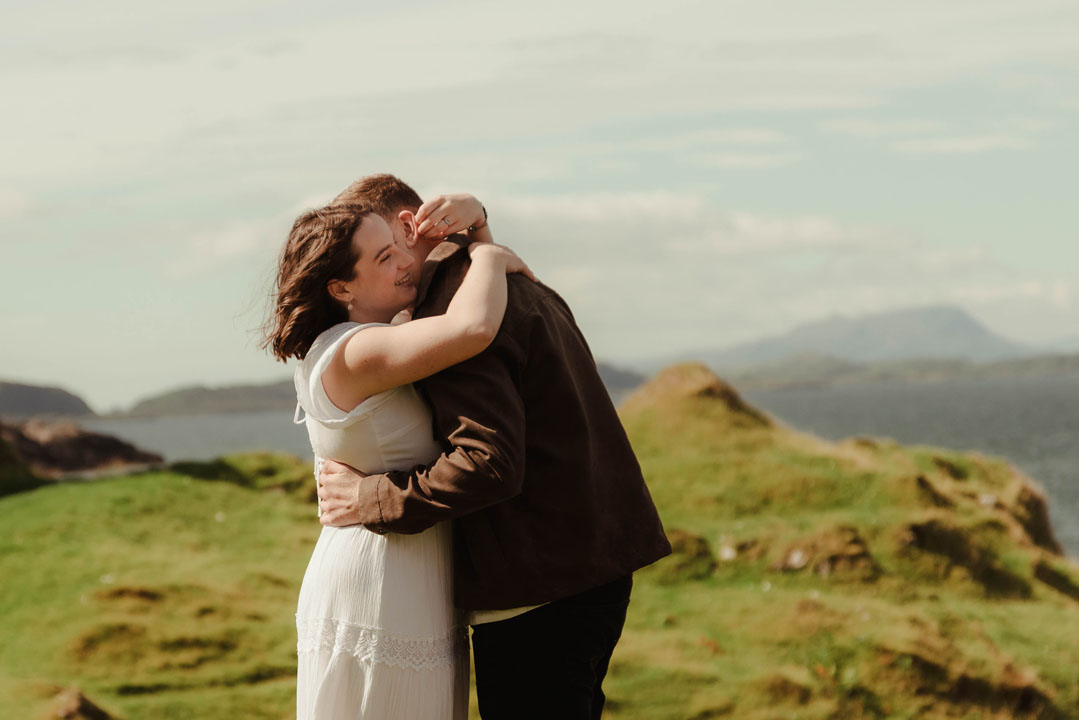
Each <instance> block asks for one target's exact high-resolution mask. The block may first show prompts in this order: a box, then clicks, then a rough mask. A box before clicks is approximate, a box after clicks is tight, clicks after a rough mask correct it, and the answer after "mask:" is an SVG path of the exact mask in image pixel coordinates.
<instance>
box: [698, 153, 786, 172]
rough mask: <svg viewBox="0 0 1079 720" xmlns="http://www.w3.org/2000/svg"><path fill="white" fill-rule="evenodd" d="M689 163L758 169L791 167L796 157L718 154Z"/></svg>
mask: <svg viewBox="0 0 1079 720" xmlns="http://www.w3.org/2000/svg"><path fill="white" fill-rule="evenodd" d="M691 161H692V162H694V163H696V164H698V165H706V166H709V167H719V168H743V169H760V168H773V167H781V166H783V165H793V164H794V163H796V162H798V156H797V155H795V154H793V153H759V152H757V153H755V152H720V153H707V154H704V155H697V156H694V157H693V158H691Z"/></svg>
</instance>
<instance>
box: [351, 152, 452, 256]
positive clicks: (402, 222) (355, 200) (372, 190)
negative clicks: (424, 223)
mask: <svg viewBox="0 0 1079 720" xmlns="http://www.w3.org/2000/svg"><path fill="white" fill-rule="evenodd" d="M422 204H423V200H421V199H420V196H419V194H418V193H417V192H416V191H415V190H413V189H412V188H411V187H409V186H408V185H406V184H405V183H404V181H402V180H401V179H400V178H398V177H395V176H393V175H389V174H386V173H380V174H378V175H368V176H366V177H362V178H360V179H359V180H357V181H356V182H354V183H352V184H351V185H349V186H348V187H347V188H345V190H344V191H343V192H341V193H340V194H339V195H338V196H337V197H335V198H334V199H333V202H332V203H331V205H363V206H365V207H368V208H371V209H372V210H374V211H375V212H376V213H378V214H379V215H381V216H382V219H383V220H385V221H386V224H387V225H389V226H390V230H392V231H393V237H394V240H396V241H397V242H398V243H400V244H401V246H402V247H406V248H408V249H409V251H411V252H412V255H413V256H414V257H415V258H416V261H417V262H418V263H421V264H422V263H423V261H424V260H425V259H427V254H428V253H429V252H431V249H432V248H433V247H434V246H435V245H437V244H438V243H437V241H435V242H431V241H429V240H424V239H423V238H420V237H418V235H417V233H416V225H417V223H416V212H417V211H418V210H419V209H420V205H422Z"/></svg>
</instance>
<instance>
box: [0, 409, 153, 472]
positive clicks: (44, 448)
mask: <svg viewBox="0 0 1079 720" xmlns="http://www.w3.org/2000/svg"><path fill="white" fill-rule="evenodd" d="M0 440H2V441H3V442H4V443H6V444H7V445H8V446H10V448H11V449H12V450H13V451H14V455H15V457H16V458H17V460H18V461H19V462H20V463H21V464H22V465H23V466H24V467H25V468H27V469H28V470H29V471H30V472H31V473H33V474H34V475H36V476H38V477H42V478H52V479H75V478H84V477H92V476H94V475H98V474H103V473H113V472H118V471H119V472H129V471H133V470H140V469H144V468H147V467H154V466H157V465H160V464H161V463H162V462H163V461H164V458H162V457H161V456H160V455H158V454H156V453H152V452H146V451H144V450H140V449H138V448H136V447H135V446H134V445H131V444H130V443H127V442H124V441H123V440H120V439H118V438H114V437H111V436H109V435H100V434H98V433H93V432H89V431H87V430H83V429H82V428H80V427H79V426H78V425H76V424H75V423H72V422H56V423H52V422H45V421H41V420H31V421H30V422H26V423H22V424H19V425H13V424H0Z"/></svg>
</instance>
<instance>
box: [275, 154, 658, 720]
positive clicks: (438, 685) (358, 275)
mask: <svg viewBox="0 0 1079 720" xmlns="http://www.w3.org/2000/svg"><path fill="white" fill-rule="evenodd" d="M492 240H493V238H492V234H491V228H490V226H489V224H488V223H487V212H486V210H485V209H484V208H483V206H482V205H481V204H480V202H479V201H478V200H477V199H476V198H474V197H472V196H469V195H449V196H440V197H437V198H434V199H432V200H431V201H429V202H427V203H423V202H422V201H421V199H420V197H419V196H418V195H417V194H416V192H415V191H414V190H412V188H410V187H409V186H408V185H406V184H405V183H403V182H401V181H400V180H399V179H397V178H395V177H393V176H391V175H373V176H369V177H365V178H362V179H360V180H358V181H357V182H355V183H353V184H352V185H351V186H350V187H349V188H347V189H346V190H345V191H344V192H343V193H341V194H340V195H339V196H338V197H337V198H336V199H335V200H334V201H333V202H332V203H331V204H330V205H328V206H326V207H323V208H319V209H317V210H313V211H309V212H306V213H304V214H302V215H301V216H300V217H299V218H297V220H296V222H295V224H294V225H293V228H292V231H291V233H290V234H289V237H288V240H287V242H286V244H285V248H284V250H283V252H282V255H281V260H280V266H279V270H278V276H277V283H276V287H275V307H274V310H273V314H272V317H271V319H270V322H269V325H268V333H267V339H266V345H267V347H268V348H269V349H270V350H271V352H272V353H273V354H274V356H275V357H277V358H279V359H281V360H286V359H288V358H296V359H298V360H299V361H300V362H299V363H298V365H297V367H296V372H295V379H296V392H297V396H298V408H297V418H296V420H297V422H301V420H300V417H299V416H300V414H301V412H302V414H303V415H304V418H303V420H302V422H304V423H305V424H306V426H307V430H308V434H309V436H310V439H311V447H312V450H313V452H314V455H315V462H316V475H317V477H318V496H319V517H320V521H321V523H322V525H323V526H324V527H323V529H322V533H321V535H320V536H319V539H318V543H317V544H316V546H315V549H314V552H313V554H312V557H311V560H310V563H309V565H308V568H307V572H306V574H305V575H304V579H303V585H302V588H301V590H300V598H299V605H298V608H297V613H296V623H297V631H298V636H299V640H298V654H299V665H298V685H297V716H298V718H300V719H301V720H338V719H340V718H365V719H366V718H377V719H378V720H398V719H400V720H443V719H446V720H450V719H453V720H456V719H461V720H463V719H464V718H466V717H467V715H468V688H469V657H468V650H469V636H468V627H469V626H471V628H472V635H471V645H472V652H473V662H474V665H475V671H476V690H477V699H478V704H479V709H480V714H481V715H482V717H483V718H484V719H485V720H499V719H502V718H513V719H515V720H519V719H521V718H533V717H534V718H558V719H560V720H561V719H576V718H581V719H582V720H584V719H585V718H589V719H592V718H598V717H599V716H600V713H601V711H602V708H603V703H604V695H603V692H602V689H601V686H602V682H603V678H604V676H605V674H606V672H607V666H608V662H609V660H610V657H611V653H612V652H613V650H614V647H615V644H616V643H617V642H618V638H619V636H620V634H621V632H622V626H623V623H624V622H625V616H626V608H627V606H628V604H629V596H630V588H631V585H632V574H633V572H634V571H635V570H637V569H639V568H641V567H644V566H645V565H648V564H650V563H652V562H655V561H656V560H658V559H659V558H661V557H663V556H665V555H666V554H668V553H669V552H670V545H669V544H668V542H667V539H666V537H665V535H664V533H663V528H662V526H661V524H660V520H659V517H658V514H657V512H656V509H655V506H654V505H653V503H652V500H651V497H650V496H649V494H648V490H647V488H646V487H645V483H644V480H643V478H642V476H641V471H640V467H639V465H638V463H637V460H636V458H635V457H634V454H633V451H632V449H631V448H630V445H629V441H628V440H627V438H626V435H625V432H624V430H623V428H622V425H621V423H620V421H619V419H618V416H617V414H616V412H615V409H614V407H613V405H612V403H611V400H610V398H609V396H608V394H607V391H606V389H605V388H604V386H603V384H602V382H601V380H600V377H599V374H598V372H597V369H596V365H595V362H594V360H593V358H592V355H591V353H590V351H589V349H588V345H587V343H586V342H585V339H584V337H583V336H582V334H581V331H580V329H579V328H578V327H577V325H576V323H575V321H574V319H573V315H572V313H571V312H570V309H569V307H568V306H567V305H566V303H565V301H563V300H562V298H561V297H559V296H558V294H557V293H555V292H554V291H553V290H551V289H550V288H548V287H546V286H545V285H543V284H542V283H540V282H538V281H537V280H536V279H535V277H534V276H533V275H532V273H531V271H530V270H529V269H528V267H527V266H526V265H525V264H524V262H522V261H521V259H520V258H518V257H517V256H516V255H515V254H514V253H513V252H512V251H510V250H508V249H507V248H505V247H502V246H500V245H496V244H494V243H493V241H492Z"/></svg>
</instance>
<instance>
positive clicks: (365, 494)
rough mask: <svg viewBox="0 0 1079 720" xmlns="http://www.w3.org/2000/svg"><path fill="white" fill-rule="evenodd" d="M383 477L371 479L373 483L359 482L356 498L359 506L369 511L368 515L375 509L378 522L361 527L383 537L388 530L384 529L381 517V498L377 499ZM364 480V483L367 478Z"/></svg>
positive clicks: (382, 475) (364, 524)
mask: <svg viewBox="0 0 1079 720" xmlns="http://www.w3.org/2000/svg"><path fill="white" fill-rule="evenodd" d="M385 477H386V476H385V475H384V474H379V475H377V476H375V478H373V479H374V481H375V482H373V483H371V482H364V481H361V482H360V488H359V493H358V495H359V496H358V497H357V501H358V503H359V506H360V507H361V508H365V509H367V510H368V511H370V514H372V515H374V514H375V513H374V511H375V510H376V509H377V511H378V520H377V521H374V522H369V523H367V522H365V523H363V526H364V527H365V528H367V529H368V530H370V531H371V532H373V533H378V534H379V535H385V534H386V533H388V532H389V528H387V527H386V520H385V518H383V517H382V498H380V497H379V489H380V488H381V486H382V481H383V479H385ZM364 480H365V481H366V480H368V478H364Z"/></svg>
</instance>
